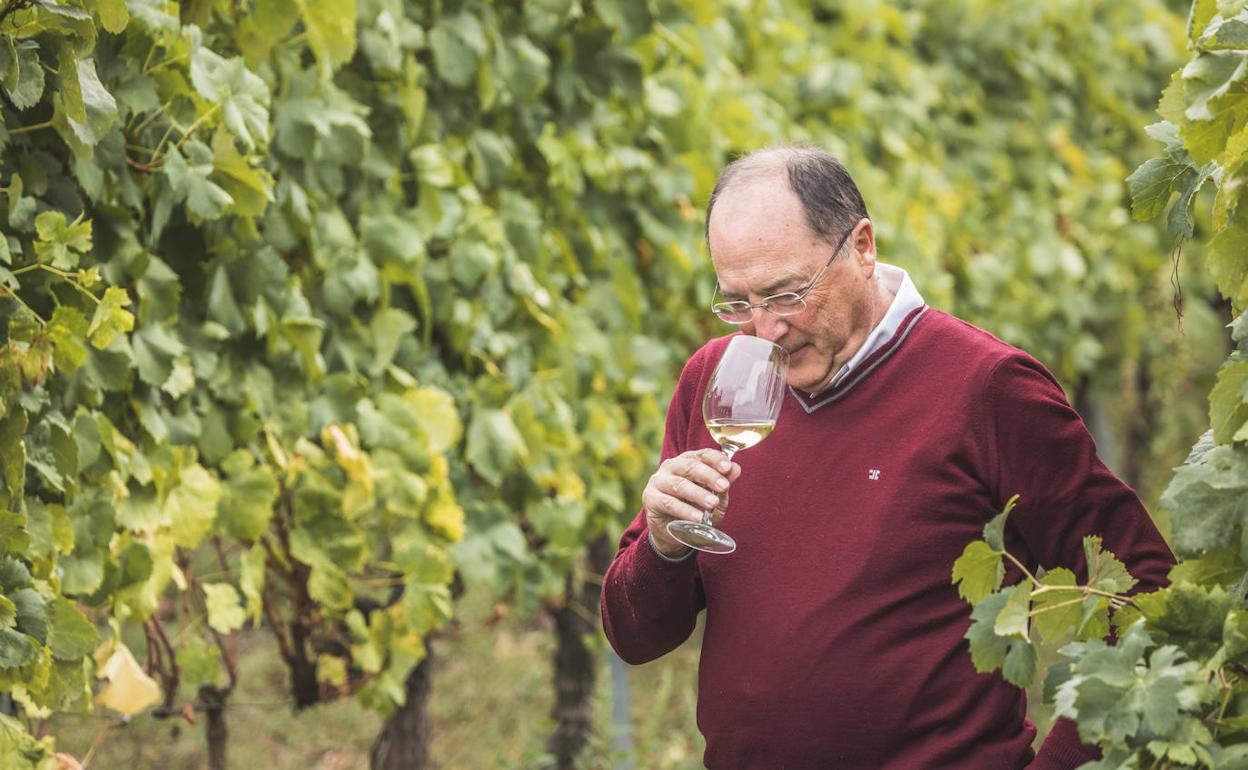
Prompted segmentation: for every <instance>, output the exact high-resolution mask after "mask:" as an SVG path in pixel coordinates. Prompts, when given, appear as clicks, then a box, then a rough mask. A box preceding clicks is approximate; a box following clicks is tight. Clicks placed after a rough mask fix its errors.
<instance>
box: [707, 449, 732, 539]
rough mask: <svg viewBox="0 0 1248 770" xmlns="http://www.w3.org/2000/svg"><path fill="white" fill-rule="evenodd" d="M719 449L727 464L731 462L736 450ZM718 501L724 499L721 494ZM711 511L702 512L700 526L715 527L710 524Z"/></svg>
mask: <svg viewBox="0 0 1248 770" xmlns="http://www.w3.org/2000/svg"><path fill="white" fill-rule="evenodd" d="M720 448H721V449H723V450H724V454H726V455H728V462H732V456H733V455H735V454H736V453H737V448H736V447H720ZM719 499H720V500H723V499H724V495H723V493H722V492H721V493H720V495H719ZM712 511H714V509H713V508H712V509H710V510H704V511H702V524H704V525H705V526H708V527H711V528H714V527H715V525H714V524H712V523H711V513H712Z"/></svg>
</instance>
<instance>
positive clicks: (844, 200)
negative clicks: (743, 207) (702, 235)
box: [706, 145, 867, 241]
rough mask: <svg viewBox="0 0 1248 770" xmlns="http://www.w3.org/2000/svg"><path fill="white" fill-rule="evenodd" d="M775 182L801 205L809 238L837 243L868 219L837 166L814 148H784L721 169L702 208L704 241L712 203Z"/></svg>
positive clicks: (859, 198) (850, 180) (855, 189)
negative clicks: (755, 184)
mask: <svg viewBox="0 0 1248 770" xmlns="http://www.w3.org/2000/svg"><path fill="white" fill-rule="evenodd" d="M777 177H779V178H783V179H785V180H786V181H787V183H788V187H789V189H790V190H792V191H793V193H794V194H795V195H796V196H797V198H798V200H799V201H800V202H801V205H802V210H803V212H804V214H805V217H806V224H807V225H808V226H809V227H810V230H811V232H813V233H814V234H815V235H817V236H818V237H820V238H822V239H824V240H827V241H833V240H834V239H836V238H839V237H840V235H841V234H842V233H844V232H845V231H846V230H848V229H849V228H852V227H854V226H855V225H857V224H858V222H859V221H861V220H862V219H865V218H867V206H866V204H865V203H863V200H862V194H861V193H860V192H858V186H857V185H856V184H854V180H853V177H851V176H850V175H849V172H848V171H846V170H845V167H844V166H842V165H841V163H840V161H838V160H837V159H836V158H834V157H832V156H831V155H829V154H828V153H826V152H824V151H823V150H819V149H816V148H814V147H805V146H798V145H782V146H779V147H770V148H767V149H764V150H759V151H757V152H753V153H750V154H749V155H745V156H743V157H741V158H738V159H737V160H735V161H733V162H732V163H730V164H729V165H728V166H727V167H726V168H724V170H723V171H722V172H721V173H720V175H719V180H718V181H717V182H716V183H715V189H714V190H712V191H711V199H710V200H709V201H708V202H707V204H706V227H707V234H708V236H709V233H710V226H711V213H712V212H713V211H714V209H715V203H716V201H718V200H719V199H720V198H721V197H724V196H726V195H731V194H732V193H733V191H735V190H738V189H741V188H744V187H746V186H748V185H750V184H751V183H753V182H760V181H764V180H766V181H772V180H774V179H775V178H777ZM708 240H709V239H708Z"/></svg>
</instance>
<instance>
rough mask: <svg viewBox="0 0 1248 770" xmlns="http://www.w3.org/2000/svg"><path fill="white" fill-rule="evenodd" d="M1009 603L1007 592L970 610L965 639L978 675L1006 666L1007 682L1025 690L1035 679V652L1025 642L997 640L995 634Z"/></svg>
mask: <svg viewBox="0 0 1248 770" xmlns="http://www.w3.org/2000/svg"><path fill="white" fill-rule="evenodd" d="M1008 599H1009V596H1008V594H1007V592H1005V591H1002V592H999V593H994V594H991V595H990V596H988V597H986V598H985V599H984V600H983V601H981V602H980V603H979V604H977V605H975V608H974V609H973V610H971V627H970V628H969V629H967V632H966V639H967V640H968V641H969V642H970V647H971V663H973V664H974V666H975V670H976V671H978V672H980V673H988V672H990V671H995V670H996V669H998V668H1001V667H1002V666H1005V667H1007V668H1008V676H1007V681H1009V682H1011V683H1012V684H1016V685H1018V686H1020V687H1026V686H1028V685H1030V683H1031V679H1032V678H1034V676H1035V648H1034V647H1032V644H1031V642H1029V641H1027V640H1025V639H1022V638H1019V637H1017V636H1010V637H1003V636H998V635H997V634H996V633H995V632H994V631H993V626H994V625H996V620H997V616H998V615H1000V613H1001V611H1002V610H1003V609H1004V608H1005V604H1006V602H1007V601H1008ZM1023 648H1026V649H1023ZM1005 673H1007V672H1003V674H1005Z"/></svg>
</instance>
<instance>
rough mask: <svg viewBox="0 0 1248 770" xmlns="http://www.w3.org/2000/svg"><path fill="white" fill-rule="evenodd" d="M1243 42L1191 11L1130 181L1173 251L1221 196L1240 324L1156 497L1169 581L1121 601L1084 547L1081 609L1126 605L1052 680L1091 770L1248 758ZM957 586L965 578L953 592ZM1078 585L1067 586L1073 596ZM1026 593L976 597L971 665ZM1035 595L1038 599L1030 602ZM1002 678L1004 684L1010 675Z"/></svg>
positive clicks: (1200, 8) (1203, 11) (1233, 762)
mask: <svg viewBox="0 0 1248 770" xmlns="http://www.w3.org/2000/svg"><path fill="white" fill-rule="evenodd" d="M1245 31H1248V4H1245V3H1244V2H1242V0H1232V1H1229V2H1216V3H1215V2H1213V1H1212V0H1196V2H1194V3H1193V4H1192V8H1191V13H1190V15H1189V24H1188V43H1189V50H1190V52H1191V59H1190V61H1188V63H1187V64H1186V65H1184V66H1183V67H1182V68H1181V69H1180V70H1179V71H1178V72H1177V73H1175V75H1174V77H1173V78H1172V80H1171V82H1170V85H1169V86H1168V87H1167V88H1166V90H1165V92H1164V93H1163V95H1162V98H1161V103H1160V105H1159V108H1158V111H1159V112H1160V114H1161V116H1162V118H1164V122H1162V123H1159V124H1155V125H1153V126H1150V127H1149V134H1150V135H1151V136H1152V137H1153V138H1154V139H1156V140H1158V141H1160V142H1161V143H1162V144H1163V145H1164V156H1163V157H1160V158H1155V159H1152V160H1149V161H1146V162H1145V163H1144V164H1143V165H1141V166H1140V167H1139V168H1137V169H1136V171H1135V172H1134V173H1133V174H1132V175H1131V177H1130V178H1129V180H1128V183H1129V185H1130V187H1131V192H1132V195H1133V198H1134V200H1133V212H1134V214H1135V216H1136V218H1138V219H1152V218H1154V217H1160V216H1162V215H1163V214H1164V215H1166V224H1167V229H1168V231H1169V234H1170V235H1171V236H1172V237H1173V238H1174V239H1175V242H1176V243H1177V244H1182V242H1183V241H1185V240H1186V239H1188V238H1191V237H1192V236H1193V235H1194V233H1195V231H1196V230H1195V228H1196V221H1195V215H1194V212H1195V210H1196V205H1195V204H1196V193H1197V192H1198V191H1199V190H1200V188H1201V187H1202V186H1204V185H1205V184H1212V185H1213V187H1214V188H1215V189H1216V192H1215V194H1214V196H1213V201H1212V207H1211V222H1210V225H1211V226H1210V230H1209V233H1208V239H1209V243H1208V251H1207V259H1206V266H1207V268H1208V271H1209V274H1210V275H1211V276H1212V278H1213V280H1214V282H1215V284H1216V286H1217V288H1218V290H1219V291H1220V292H1221V294H1222V296H1223V297H1225V298H1226V299H1227V300H1229V301H1230V304H1231V306H1232V308H1233V310H1234V313H1235V314H1236V315H1237V316H1238V317H1237V318H1236V320H1235V321H1234V322H1233V323H1232V324H1231V325H1230V326H1231V330H1232V335H1231V336H1232V341H1233V343H1234V349H1233V350H1232V352H1231V354H1230V356H1229V358H1228V359H1227V360H1226V362H1225V363H1223V364H1222V366H1221V368H1220V370H1219V371H1218V373H1217V380H1216V383H1215V384H1214V386H1213V389H1212V392H1211V393H1210V394H1209V420H1210V430H1209V431H1207V432H1206V433H1205V434H1204V435H1203V436H1202V437H1201V438H1200V440H1199V441H1198V442H1197V443H1196V445H1195V446H1194V447H1193V448H1192V450H1191V453H1190V454H1189V456H1188V458H1187V460H1186V462H1184V463H1183V465H1182V466H1180V467H1179V468H1178V469H1177V470H1176V471H1175V473H1174V476H1173V479H1172V480H1171V482H1170V484H1169V486H1168V488H1167V489H1166V491H1165V493H1164V495H1163V496H1162V500H1161V502H1162V505H1163V506H1164V507H1165V508H1166V509H1167V510H1168V512H1169V513H1170V516H1171V523H1172V526H1173V544H1174V548H1175V550H1176V552H1177V553H1178V554H1179V556H1180V557H1183V559H1184V560H1183V561H1181V562H1180V563H1179V564H1178V565H1177V566H1176V567H1175V568H1174V569H1173V570H1172V571H1171V574H1170V579H1171V583H1170V585H1169V586H1168V587H1166V588H1163V589H1161V590H1158V591H1155V592H1153V593H1151V594H1141V595H1137V596H1135V597H1130V598H1128V597H1127V596H1125V595H1124V592H1125V591H1127V590H1128V589H1129V588H1130V586H1131V584H1132V582H1133V581H1131V579H1130V576H1129V575H1127V574H1126V571H1125V569H1123V567H1122V565H1121V564H1120V563H1119V562H1117V560H1115V559H1114V558H1113V557H1112V556H1111V555H1108V554H1104V553H1099V544H1098V543H1095V542H1093V540H1094V539H1093V538H1089V539H1087V540H1085V548H1087V549H1089V550H1088V564H1089V573H1090V574H1089V577H1088V585H1087V586H1086V587H1085V588H1083V589H1079V588H1078V587H1075V590H1083V591H1085V593H1086V594H1087V598H1085V599H1083V602H1084V604H1085V607H1086V603H1087V602H1088V601H1089V600H1091V599H1092V598H1094V597H1095V596H1096V595H1097V594H1094V593H1093V591H1094V590H1096V591H1099V593H1100V595H1101V597H1102V598H1101V599H1100V601H1106V602H1112V603H1113V605H1114V606H1119V605H1128V606H1126V607H1125V608H1124V609H1120V610H1119V611H1118V614H1117V615H1116V616H1115V618H1114V620H1115V624H1116V625H1118V626H1119V628H1120V630H1121V633H1120V634H1119V638H1118V640H1117V644H1115V645H1108V644H1106V643H1105V642H1104V641H1103V640H1102V639H1100V638H1099V637H1100V636H1101V635H1103V633H1104V632H1105V631H1107V630H1108V628H1107V627H1104V628H1097V629H1096V630H1097V633H1096V634H1093V635H1086V634H1085V635H1084V636H1083V637H1082V638H1083V639H1084V640H1085V641H1077V642H1075V643H1072V644H1069V645H1067V646H1066V647H1064V648H1062V650H1061V652H1062V654H1063V655H1064V656H1065V657H1066V658H1067V659H1068V660H1067V662H1066V663H1065V664H1063V665H1061V666H1057V667H1054V668H1053V669H1052V670H1051V671H1050V675H1049V680H1048V682H1047V683H1046V691H1047V692H1049V693H1052V694H1053V696H1054V698H1055V702H1056V713H1057V714H1058V715H1063V716H1068V717H1070V718H1072V719H1074V720H1076V722H1077V723H1078V726H1079V733H1080V737H1081V738H1082V739H1083V740H1084V741H1086V742H1089V743H1095V744H1097V745H1099V746H1100V747H1101V749H1102V752H1103V758H1102V759H1101V761H1099V762H1095V763H1090V764H1088V765H1085V766H1084V767H1085V768H1094V769H1095V770H1100V769H1102V768H1122V767H1154V766H1167V767H1173V766H1182V767H1195V766H1199V767H1240V766H1243V765H1244V763H1245V762H1248V743H1245V742H1244V733H1245V728H1248V716H1245V712H1244V709H1245V707H1246V706H1248V702H1246V701H1245V699H1244V697H1243V693H1244V692H1245V690H1246V689H1248V683H1246V681H1245V679H1244V676H1243V672H1244V670H1245V668H1244V665H1245V660H1246V659H1245V656H1246V655H1248V633H1246V632H1248V614H1246V613H1245V609H1244V607H1245V597H1246V595H1248V585H1246V584H1245V579H1244V577H1245V573H1246V572H1248V569H1246V567H1245V565H1248V550H1245V549H1246V548H1248V536H1246V535H1245V533H1248V528H1246V527H1245V520H1244V517H1245V507H1244V506H1245V500H1246V499H1248V496H1246V495H1245V491H1246V490H1245V483H1248V482H1246V480H1248V465H1245V462H1246V460H1245V458H1248V447H1245V441H1248V429H1246V428H1245V423H1246V422H1248V387H1245V374H1246V372H1248V370H1246V369H1245V361H1244V355H1245V352H1246V350H1248V348H1245V342H1246V341H1248V334H1246V331H1248V320H1245V316H1244V315H1243V314H1242V313H1243V310H1244V307H1245V298H1246V297H1248V294H1245V288H1244V287H1245V276H1248V251H1245V250H1244V248H1243V245H1244V243H1245V241H1244V233H1245V232H1248V230H1245V228H1244V224H1243V220H1242V217H1243V213H1242V211H1241V207H1240V205H1239V204H1240V198H1241V196H1242V195H1243V194H1244V192H1243V184H1242V183H1243V174H1244V173H1245V170H1244V168H1243V166H1244V160H1245V152H1246V151H1248V143H1246V142H1245V139H1244V136H1245V134H1244V129H1245V127H1246V126H1248V92H1245V90H1244V88H1243V83H1244V81H1245V77H1248V50H1246V48H1248V36H1246V35H1245ZM974 545H975V544H972V546H974ZM970 549H971V547H970V546H968V552H969V551H970ZM964 571H965V570H964ZM1054 573H1056V570H1055V571H1054ZM1054 573H1050V575H1049V576H1046V579H1047V578H1051V577H1052V576H1053V574H1054ZM960 576H961V575H960V573H957V572H955V575H954V577H955V580H956V579H958V578H959V577H960ZM1032 582H1033V584H1034V585H1037V586H1038V585H1039V584H1038V583H1036V581H1034V579H1033V580H1032ZM1073 582H1074V581H1073V580H1071V579H1069V578H1068V577H1067V576H1066V575H1063V576H1062V583H1063V584H1071V585H1073ZM1024 590H1027V584H1026V583H1020V584H1019V585H1017V586H1013V587H1007V588H1005V589H1003V590H1001V591H999V592H994V593H990V594H987V595H986V596H983V597H982V598H979V603H978V604H976V606H975V609H974V611H973V612H972V616H971V617H972V621H973V625H972V632H974V633H973V634H968V637H970V638H971V639H972V655H973V656H974V655H975V652H976V648H977V647H978V648H979V649H980V650H981V652H980V657H981V658H982V659H983V662H985V663H986V664H989V665H990V666H993V667H996V666H1003V663H1004V661H1002V660H1001V659H1000V656H994V655H992V654H991V651H992V650H996V649H998V648H1000V647H1001V645H1002V644H1003V643H1005V642H1006V640H1005V639H1003V638H1002V636H1003V632H1006V631H1012V632H1014V633H1015V636H1017V633H1018V631H1019V630H1020V626H1021V625H1022V624H1021V623H1020V622H1017V620H1016V619H1014V618H1013V616H1011V615H1008V614H1007V612H1006V605H1008V603H1009V602H1007V601H1006V600H1005V596H1006V594H1007V592H1011V591H1024ZM1040 590H1041V589H1039V588H1035V589H1034V590H1033V591H1032V595H1033V596H1034V594H1035V593H1038V592H1039V591H1040ZM1064 590H1071V589H1069V588H1067V589H1064ZM963 595H964V596H967V595H968V594H967V592H963ZM977 597H980V594H979V592H971V593H970V594H969V597H968V598H969V599H971V600H974V599H976V598H977ZM1010 597H1011V598H1013V595H1012V594H1011V595H1010ZM985 605H987V606H985ZM1019 606H1020V607H1021V604H1020V605H1019ZM1049 606H1050V607H1052V608H1057V607H1059V606H1060V604H1053V605H1049ZM994 608H996V611H997V613H998V614H997V625H996V626H995V627H994V628H993V633H992V634H988V633H987V631H986V630H985V628H984V625H983V624H984V620H985V618H986V616H987V615H988V614H990V612H991V611H992V610H993V609H994ZM1043 611H1044V612H1046V613H1048V609H1044V610H1043ZM1058 612H1060V613H1061V614H1060V615H1058ZM1032 614H1033V617H1034V619H1035V623H1034V628H1035V630H1036V631H1037V632H1040V633H1042V634H1043V635H1044V636H1045V637H1046V638H1053V637H1054V635H1055V634H1060V633H1062V632H1063V631H1069V630H1072V629H1073V630H1075V632H1076V636H1077V638H1079V634H1080V633H1081V632H1082V631H1083V628H1084V626H1083V623H1084V618H1076V615H1075V613H1073V612H1070V611H1069V610H1068V609H1067V610H1055V611H1054V612H1053V613H1052V614H1049V615H1048V616H1047V617H1045V616H1042V615H1040V614H1039V613H1038V612H1037V610H1035V609H1033V610H1032ZM1059 621H1060V622H1059ZM1023 630H1024V631H1025V629H1023ZM985 651H987V652H985ZM977 665H978V664H977ZM1003 668H1004V671H1003V673H1005V674H1006V676H1007V678H1009V670H1008V668H1007V667H1003ZM1012 681H1014V680H1012ZM1163 763H1164V765H1163Z"/></svg>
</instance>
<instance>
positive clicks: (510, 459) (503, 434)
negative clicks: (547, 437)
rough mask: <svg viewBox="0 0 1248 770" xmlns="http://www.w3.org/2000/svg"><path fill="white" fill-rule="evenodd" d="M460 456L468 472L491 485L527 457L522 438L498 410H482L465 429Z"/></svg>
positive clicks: (508, 418) (497, 482) (494, 484)
mask: <svg viewBox="0 0 1248 770" xmlns="http://www.w3.org/2000/svg"><path fill="white" fill-rule="evenodd" d="M464 457H465V459H467V460H468V464H469V465H471V466H472V469H473V470H475V471H476V472H477V473H479V474H481V476H482V478H484V479H485V480H486V481H487V482H489V483H490V484H491V485H493V486H498V485H499V484H501V483H502V480H503V476H504V475H506V474H507V473H508V472H509V471H510V470H512V469H513V468H514V467H516V466H517V465H519V464H520V463H521V462H523V461H524V460H525V459H526V458H527V457H528V447H527V446H525V443H524V437H523V436H521V435H520V431H519V430H517V429H516V424H515V423H514V422H512V420H511V416H510V415H508V414H507V413H506V412H503V411H501V410H498V409H482V410H478V411H477V412H476V414H474V415H473V420H472V424H471V425H469V426H468V442H467V446H466V448H465V450H464Z"/></svg>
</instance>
